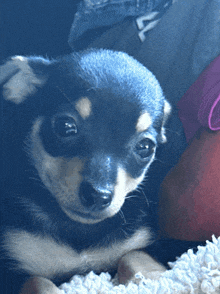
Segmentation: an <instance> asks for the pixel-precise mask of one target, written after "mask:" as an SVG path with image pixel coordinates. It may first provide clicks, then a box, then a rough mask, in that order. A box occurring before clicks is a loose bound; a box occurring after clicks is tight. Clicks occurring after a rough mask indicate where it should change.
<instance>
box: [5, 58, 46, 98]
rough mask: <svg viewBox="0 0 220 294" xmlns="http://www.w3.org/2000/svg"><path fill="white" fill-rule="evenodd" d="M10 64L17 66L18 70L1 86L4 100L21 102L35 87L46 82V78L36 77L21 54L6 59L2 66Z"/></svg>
mask: <svg viewBox="0 0 220 294" xmlns="http://www.w3.org/2000/svg"><path fill="white" fill-rule="evenodd" d="M12 65H14V66H16V67H17V68H18V72H17V73H16V74H15V75H13V77H11V79H9V81H8V82H7V83H5V84H4V86H3V90H4V91H3V96H4V98H5V99H6V100H10V101H11V102H14V103H15V104H20V103H22V102H23V101H24V100H25V98H27V97H28V96H29V95H32V94H34V93H35V92H36V91H37V87H40V86H42V85H43V84H44V83H45V82H46V78H44V79H42V78H39V77H37V76H36V75H35V74H34V72H33V70H32V69H31V67H30V66H29V65H28V59H27V58H25V57H23V56H15V57H13V58H12V60H10V61H8V62H7V63H6V64H5V65H4V67H5V70H6V71H7V67H8V68H10V67H11V66H12Z"/></svg>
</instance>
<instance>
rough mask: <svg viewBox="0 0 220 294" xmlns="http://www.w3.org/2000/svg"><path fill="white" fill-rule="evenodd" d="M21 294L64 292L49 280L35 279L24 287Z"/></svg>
mask: <svg viewBox="0 0 220 294" xmlns="http://www.w3.org/2000/svg"><path fill="white" fill-rule="evenodd" d="M20 294H63V291H62V290H60V289H59V288H57V286H56V285H54V283H52V282H51V281H50V280H48V279H45V278H42V277H33V278H30V279H29V280H27V282H26V283H25V284H24V285H23V287H22V290H21V292H20Z"/></svg>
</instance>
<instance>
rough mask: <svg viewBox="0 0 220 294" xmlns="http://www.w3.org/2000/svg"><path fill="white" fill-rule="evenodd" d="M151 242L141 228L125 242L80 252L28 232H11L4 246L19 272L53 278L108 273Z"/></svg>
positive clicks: (146, 231)
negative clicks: (122, 259) (93, 272)
mask: <svg viewBox="0 0 220 294" xmlns="http://www.w3.org/2000/svg"><path fill="white" fill-rule="evenodd" d="M149 240H150V233H149V230H148V229H147V228H141V229H139V230H137V231H136V232H135V233H134V234H133V235H132V236H131V237H130V238H128V239H126V240H124V241H118V242H117V241H115V242H114V243H113V244H109V246H108V247H101V248H98V247H97V248H91V249H87V250H84V251H82V252H81V253H77V252H76V251H75V250H74V249H72V248H71V247H70V246H69V245H66V244H63V243H61V242H59V243H58V242H56V241H55V240H54V239H53V238H51V237H48V236H41V235H34V234H31V233H29V232H26V231H10V232H8V233H7V234H6V235H5V242H4V243H5V248H6V250H7V253H8V255H9V256H10V258H12V259H13V260H16V261H17V262H18V267H19V269H22V270H23V271H25V272H26V273H28V274H30V275H40V276H43V277H46V278H49V279H54V278H56V277H60V278H62V276H67V275H68V274H75V273H76V274H79V273H85V272H88V271H90V270H94V271H107V270H110V269H113V268H116V266H117V262H118V260H119V258H120V257H121V256H123V255H124V254H126V253H127V252H129V251H131V250H135V249H141V248H144V247H146V246H147V244H149Z"/></svg>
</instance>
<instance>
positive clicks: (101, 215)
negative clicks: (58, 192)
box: [62, 207, 120, 224]
mask: <svg viewBox="0 0 220 294" xmlns="http://www.w3.org/2000/svg"><path fill="white" fill-rule="evenodd" d="M62 210H63V211H64V213H65V214H66V215H67V216H68V217H69V218H70V219H71V220H73V221H76V222H80V223H82V224H96V223H99V222H102V221H104V220H105V219H106V218H110V217H113V216H114V215H116V214H117V213H118V211H119V210H120V209H118V210H117V211H116V210H113V209H111V208H106V209H105V210H103V211H101V212H81V211H74V210H72V209H71V210H70V209H68V208H64V207H62Z"/></svg>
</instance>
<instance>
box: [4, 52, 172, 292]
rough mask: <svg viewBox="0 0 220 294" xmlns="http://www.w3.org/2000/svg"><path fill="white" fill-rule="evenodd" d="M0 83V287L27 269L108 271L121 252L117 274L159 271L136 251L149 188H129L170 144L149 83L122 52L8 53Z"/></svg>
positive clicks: (40, 272) (142, 239)
mask: <svg viewBox="0 0 220 294" xmlns="http://www.w3.org/2000/svg"><path fill="white" fill-rule="evenodd" d="M0 81H1V84H2V97H3V98H2V115H3V117H2V142H3V151H2V166H3V174H2V177H1V180H2V181H1V198H2V200H1V209H2V211H1V219H2V223H3V224H2V231H1V234H2V237H1V240H2V254H3V256H4V259H2V263H3V264H2V269H1V272H2V275H3V277H2V279H3V282H1V286H2V287H5V288H4V292H2V293H10V294H11V293H18V291H19V290H18V287H19V286H18V285H17V284H19V283H20V284H22V282H23V280H24V279H23V278H26V279H27V277H30V276H31V277H33V276H37V277H44V278H47V279H49V280H52V281H56V282H63V281H66V280H67V279H68V278H69V277H71V276H72V275H73V274H76V273H77V274H80V273H87V272H89V271H91V270H93V271H95V272H100V271H110V270H112V269H115V268H117V265H118V263H119V260H120V259H121V258H122V256H123V258H122V259H121V262H120V281H122V282H125V281H126V279H128V278H132V276H133V274H134V273H135V272H136V271H137V270H138V271H142V272H143V273H144V274H146V275H147V272H151V271H153V272H155V276H156V271H158V270H159V271H162V270H163V268H162V267H161V266H160V265H157V264H156V262H154V261H153V260H152V259H151V258H150V257H148V256H147V255H145V253H142V252H139V253H137V251H135V250H137V249H142V248H145V247H146V246H147V245H148V244H149V243H150V242H151V234H150V223H149V221H148V216H147V200H146V197H147V195H146V196H145V195H144V194H141V193H139V194H135V192H134V191H135V190H137V189H138V187H139V185H140V184H141V183H142V181H143V179H144V177H145V175H146V172H147V171H148V169H149V166H150V164H151V163H152V162H153V160H154V157H155V152H156V148H157V146H158V144H160V143H163V142H165V141H166V137H165V132H164V123H165V121H166V118H167V116H168V113H169V109H170V107H169V104H168V103H167V102H166V101H165V99H164V97H163V94H162V91H161V88H160V86H159V84H158V82H157V80H156V78H155V77H154V76H153V75H152V73H151V72H149V71H148V70H147V69H146V68H145V67H144V66H142V65H141V64H140V63H139V62H137V61H136V60H134V59H133V58H132V57H129V56H128V55H127V54H125V53H120V52H113V51H108V50H89V51H86V52H82V53H74V54H71V55H68V56H65V57H62V58H60V59H56V60H47V59H44V58H41V57H22V56H16V57H13V58H11V59H10V60H8V61H7V62H6V63H5V64H4V65H2V66H1V67H0ZM148 181H150V179H148ZM127 266H128V267H127ZM127 269H129V273H125V277H124V276H123V270H127ZM149 275H151V276H152V277H153V276H154V273H149ZM34 281H36V279H35V280H34ZM37 281H38V282H37V283H39V285H40V284H41V283H43V284H44V282H42V281H46V280H44V279H40V278H37ZM48 283H49V281H48ZM4 285H5V286H4ZM28 285H29V284H28ZM49 285H53V284H50V283H49ZM13 287H14V288H13ZM40 287H41V290H39V289H40ZM43 287H44V286H42V285H41V286H39V289H38V290H37V291H38V292H37V293H51V294H52V293H56V290H54V289H55V286H54V287H53V286H51V290H48V292H45V291H46V290H45V291H44V290H42V289H43ZM45 287H47V282H45ZM26 288H27V287H26ZM49 288H50V287H49ZM45 289H46V288H45ZM57 290H58V289H57ZM13 291H14V292H13ZM25 291H26V290H24V293H28V292H25ZM31 293H32V292H31Z"/></svg>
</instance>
